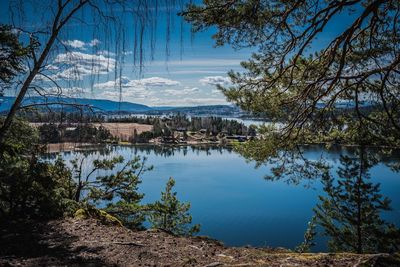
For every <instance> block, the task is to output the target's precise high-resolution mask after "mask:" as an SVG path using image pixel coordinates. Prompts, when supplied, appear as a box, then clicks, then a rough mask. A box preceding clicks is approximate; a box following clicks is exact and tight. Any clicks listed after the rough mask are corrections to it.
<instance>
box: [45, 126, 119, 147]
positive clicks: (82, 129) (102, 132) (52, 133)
mask: <svg viewBox="0 0 400 267" xmlns="http://www.w3.org/2000/svg"><path fill="white" fill-rule="evenodd" d="M68 128H69V127H68V125H67V124H64V125H57V124H55V123H44V124H43V125H41V126H40V127H39V133H40V140H41V142H42V143H60V142H90V143H104V142H106V141H107V140H109V139H111V138H112V135H111V133H110V131H109V130H107V129H106V128H105V127H103V126H100V127H98V128H97V127H95V126H93V125H91V124H86V123H85V124H80V125H78V126H77V127H75V128H74V129H73V130H69V129H68Z"/></svg>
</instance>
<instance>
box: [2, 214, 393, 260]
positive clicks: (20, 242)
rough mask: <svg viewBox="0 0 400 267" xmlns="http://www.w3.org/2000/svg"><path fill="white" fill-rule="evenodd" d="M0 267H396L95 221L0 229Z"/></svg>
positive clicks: (344, 256) (360, 257) (367, 257)
mask: <svg viewBox="0 0 400 267" xmlns="http://www.w3.org/2000/svg"><path fill="white" fill-rule="evenodd" d="M0 234H1V235H0V237H1V239H0V266H207V267H216V266H399V265H398V263H399V262H394V261H393V258H392V257H389V256H388V255H385V254H378V255H356V254H327V253H317V254H312V253H310V254H298V253H292V252H290V251H288V250H285V249H265V248H263V249H259V248H244V247H242V248H228V247H225V246H223V245H222V244H221V243H220V242H218V241H214V240H211V239H207V238H204V237H192V238H185V237H177V236H173V235H171V234H169V233H166V232H163V231H160V230H147V231H139V232H134V231H130V230H128V229H126V228H124V227H117V226H107V225H103V224H101V223H100V222H99V221H97V220H95V219H72V218H71V219H64V220H58V221H51V222H48V223H40V224H31V225H29V226H27V225H19V224H15V223H14V224H12V225H9V226H8V227H2V229H1V232H0Z"/></svg>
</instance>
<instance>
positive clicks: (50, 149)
mask: <svg viewBox="0 0 400 267" xmlns="http://www.w3.org/2000/svg"><path fill="white" fill-rule="evenodd" d="M42 145H44V146H46V153H57V152H71V151H84V150H87V149H90V148H94V147H103V146H107V145H111V146H140V147H145V146H148V147H186V146H191V147H192V146H195V147H196V146H199V147H205V146H209V147H221V148H233V147H234V146H235V145H236V143H231V142H228V143H225V144H221V143H220V142H190V143H161V142H153V143H129V142H118V143H113V142H107V143H78V142H77V143H74V142H63V143H52V144H42ZM301 146H325V147H326V146H329V147H344V148H356V147H359V145H355V144H329V143H305V144H301ZM367 148H370V149H389V150H400V147H388V146H367Z"/></svg>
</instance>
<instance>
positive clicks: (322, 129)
mask: <svg viewBox="0 0 400 267" xmlns="http://www.w3.org/2000/svg"><path fill="white" fill-rule="evenodd" d="M356 10H357V11H356ZM358 11H360V12H358ZM399 11H400V4H399V1H394V0H389V1H368V0H360V1H353V2H351V1H339V2H334V1H284V0H272V1H253V0H248V1H230V0H222V1H220V0H209V1H204V2H202V3H191V4H189V5H188V6H187V9H186V10H185V11H184V12H183V13H182V14H181V15H183V16H184V18H185V19H186V20H187V21H189V22H190V23H191V24H192V25H193V29H194V30H195V31H202V30H204V29H207V28H211V27H215V28H216V33H215V35H214V36H213V38H214V40H215V41H216V44H217V45H225V44H230V45H232V46H234V47H236V48H241V47H257V48H258V52H257V53H256V54H254V55H253V56H252V58H251V59H249V60H248V61H247V62H242V67H244V68H245V69H246V71H244V72H243V71H241V72H234V71H231V72H230V73H229V77H230V78H231V81H232V86H229V87H221V86H219V89H220V90H221V91H222V92H223V93H224V94H225V96H226V97H227V99H228V100H229V101H230V102H233V103H234V104H236V105H238V106H239V107H241V108H242V109H244V110H246V111H249V112H252V113H255V114H263V116H265V117H266V118H268V119H270V120H272V121H274V122H283V123H285V125H286V127H285V128H282V129H280V130H279V131H278V132H276V133H277V134H275V135H274V136H273V138H275V139H277V141H276V142H275V143H276V146H275V149H276V150H290V149H292V147H293V145H294V144H304V143H321V142H324V143H329V144H332V143H339V144H358V142H359V139H358V131H359V129H360V128H361V129H363V130H364V132H365V133H366V134H365V135H364V136H363V139H364V141H365V143H368V144H369V145H385V146H392V147H394V146H399V145H400V134H399V133H400V124H399V121H400V120H399V118H400V109H399V106H400V105H399V103H400V97H399V94H398V88H399V82H400V79H399V77H400V75H399V72H398V64H399V61H398V53H397V51H398V49H399V43H400V40H399V36H400V34H399V33H400V27H399V25H400V24H399V23H398V16H397V15H395V14H397V12H399ZM343 14H346V16H347V17H348V25H347V27H346V30H343V31H338V32H337V33H334V34H332V35H331V36H329V37H330V38H331V40H330V42H328V43H327V45H326V46H322V47H321V46H318V47H317V46H314V45H315V44H316V43H317V42H318V41H317V39H318V38H319V36H320V33H321V32H324V30H325V28H326V27H327V25H330V24H331V23H332V22H333V21H335V20H336V19H340V16H341V15H343ZM360 22H361V23H360ZM324 38H325V37H324ZM316 48H317V49H320V51H318V52H316V53H311V51H312V50H315V49H316ZM343 103H348V106H345V105H343ZM255 142H257V140H256V141H255ZM263 145H264V142H263V141H261V142H259V145H258V146H254V145H253V146H252V147H249V148H248V149H252V148H255V149H256V148H257V147H261V146H263ZM256 152H257V151H256V150H255V151H254V152H253V153H256ZM271 153H272V154H270V155H266V158H268V157H269V156H272V157H273V156H274V153H276V152H275V151H271Z"/></svg>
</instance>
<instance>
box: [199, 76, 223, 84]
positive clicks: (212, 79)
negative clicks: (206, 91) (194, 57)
mask: <svg viewBox="0 0 400 267" xmlns="http://www.w3.org/2000/svg"><path fill="white" fill-rule="evenodd" d="M199 82H200V83H201V84H202V85H229V84H231V79H230V78H229V77H224V76H207V77H204V78H202V79H200V80H199Z"/></svg>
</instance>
